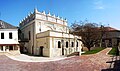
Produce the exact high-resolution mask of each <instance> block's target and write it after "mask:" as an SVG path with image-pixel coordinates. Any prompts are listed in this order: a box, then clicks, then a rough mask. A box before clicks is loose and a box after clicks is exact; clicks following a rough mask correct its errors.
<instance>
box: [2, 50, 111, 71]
mask: <svg viewBox="0 0 120 71" xmlns="http://www.w3.org/2000/svg"><path fill="white" fill-rule="evenodd" d="M110 50H111V48H106V49H104V50H102V51H101V52H99V53H97V54H92V55H82V56H74V57H68V58H65V59H62V60H57V61H50V62H48V61H47V62H23V61H16V60H12V59H11V58H9V57H7V56H5V55H1V56H0V71H101V70H105V69H107V68H109V67H110V63H106V62H108V61H111V58H112V57H111V56H109V55H106V54H107V52H108V51H110Z"/></svg>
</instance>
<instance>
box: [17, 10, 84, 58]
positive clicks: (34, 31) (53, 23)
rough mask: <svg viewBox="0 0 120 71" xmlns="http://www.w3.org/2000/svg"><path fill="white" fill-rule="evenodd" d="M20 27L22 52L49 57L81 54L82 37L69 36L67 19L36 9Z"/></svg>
mask: <svg viewBox="0 0 120 71" xmlns="http://www.w3.org/2000/svg"><path fill="white" fill-rule="evenodd" d="M19 26H20V42H21V46H22V47H21V51H24V52H28V53H30V54H34V55H41V56H48V57H54V56H61V55H65V56H66V55H69V54H71V53H74V52H79V53H80V54H81V48H82V47H81V44H82V42H81V41H80V40H81V37H79V36H75V35H72V34H69V28H68V26H67V20H66V19H63V18H60V17H59V16H57V17H56V16H55V15H51V14H50V13H48V14H46V13H45V12H44V11H43V12H39V11H38V10H37V9H35V10H34V12H33V13H30V14H29V15H28V16H27V17H25V18H24V19H23V20H22V21H21V22H20V24H19Z"/></svg>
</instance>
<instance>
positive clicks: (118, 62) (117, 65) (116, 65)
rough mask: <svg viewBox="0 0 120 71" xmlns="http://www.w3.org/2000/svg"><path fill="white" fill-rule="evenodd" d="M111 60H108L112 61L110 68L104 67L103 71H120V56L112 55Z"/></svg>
mask: <svg viewBox="0 0 120 71" xmlns="http://www.w3.org/2000/svg"><path fill="white" fill-rule="evenodd" d="M111 57H112V59H111V61H107V62H106V63H110V66H109V68H107V69H102V70H101V71H120V56H111Z"/></svg>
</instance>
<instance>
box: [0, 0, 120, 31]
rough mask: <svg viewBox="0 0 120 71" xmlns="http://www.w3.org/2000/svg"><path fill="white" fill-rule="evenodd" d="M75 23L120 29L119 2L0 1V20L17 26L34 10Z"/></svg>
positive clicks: (93, 0)
mask: <svg viewBox="0 0 120 71" xmlns="http://www.w3.org/2000/svg"><path fill="white" fill-rule="evenodd" d="M35 7H36V8H38V10H39V11H43V10H45V11H46V12H47V13H48V11H50V12H51V13H52V14H55V15H59V16H60V17H63V18H67V20H68V23H69V26H70V25H71V23H73V22H74V21H75V20H76V21H81V20H82V21H83V20H85V19H87V20H88V21H89V22H95V23H100V22H101V23H102V24H103V25H105V26H108V24H109V26H112V27H114V28H117V29H120V0H0V12H1V16H0V19H2V20H4V21H6V22H8V23H11V24H13V25H15V26H18V24H19V21H20V20H22V19H23V18H24V17H25V16H27V14H28V13H30V12H33V10H34V8H35Z"/></svg>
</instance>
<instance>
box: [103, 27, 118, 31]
mask: <svg viewBox="0 0 120 71" xmlns="http://www.w3.org/2000/svg"><path fill="white" fill-rule="evenodd" d="M105 29H106V31H119V30H117V29H115V28H112V27H105Z"/></svg>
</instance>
